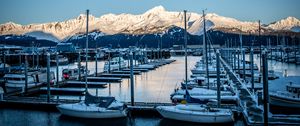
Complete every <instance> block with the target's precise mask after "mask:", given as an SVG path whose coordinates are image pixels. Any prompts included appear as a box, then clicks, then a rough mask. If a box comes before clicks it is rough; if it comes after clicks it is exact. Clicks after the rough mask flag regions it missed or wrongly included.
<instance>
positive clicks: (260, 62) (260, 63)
mask: <svg viewBox="0 0 300 126" xmlns="http://www.w3.org/2000/svg"><path fill="white" fill-rule="evenodd" d="M258 41H259V58H260V59H259V70H261V66H262V58H261V53H262V52H261V51H262V50H261V39H260V20H258Z"/></svg>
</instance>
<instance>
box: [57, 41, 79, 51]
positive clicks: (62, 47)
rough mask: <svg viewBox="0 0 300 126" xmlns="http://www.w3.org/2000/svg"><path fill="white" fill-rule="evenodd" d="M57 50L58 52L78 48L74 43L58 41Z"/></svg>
mask: <svg viewBox="0 0 300 126" xmlns="http://www.w3.org/2000/svg"><path fill="white" fill-rule="evenodd" d="M56 50H57V51H58V52H75V50H76V48H75V46H74V45H73V44H72V43H63V42H61V43H58V44H57V45H56Z"/></svg>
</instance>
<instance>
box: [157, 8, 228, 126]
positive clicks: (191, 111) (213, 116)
mask: <svg viewBox="0 0 300 126" xmlns="http://www.w3.org/2000/svg"><path fill="white" fill-rule="evenodd" d="M203 19H204V20H203V22H204V36H205V17H204V12H203ZM184 23H185V24H184V26H185V27H184V28H185V34H184V35H185V39H184V40H185V47H186V45H187V36H186V10H185V11H184ZM186 64H187V53H186V48H185V69H186V70H185V80H186V81H185V82H186V83H187V65H186ZM186 94H187V96H189V94H188V92H187V88H186ZM186 98H187V100H188V97H186ZM156 110H157V111H158V112H159V113H160V114H161V115H162V116H163V117H164V118H168V119H174V120H180V121H187V122H196V123H228V122H232V121H233V120H234V119H233V113H232V111H231V110H230V109H222V108H213V109H212V108H210V107H209V106H206V105H203V104H202V105H201V104H178V105H176V106H158V107H156Z"/></svg>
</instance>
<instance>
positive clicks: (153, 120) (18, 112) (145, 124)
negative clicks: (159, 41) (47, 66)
mask: <svg viewBox="0 0 300 126" xmlns="http://www.w3.org/2000/svg"><path fill="white" fill-rule="evenodd" d="M247 57H248V56H247ZM171 58H172V59H175V60H176V62H173V63H171V64H168V65H165V66H162V67H159V68H157V69H155V70H153V71H149V72H145V73H142V74H141V75H135V81H134V82H135V84H134V90H135V101H136V102H151V103H170V102H171V100H170V94H171V93H172V92H173V91H174V89H175V88H176V87H180V83H181V82H182V81H183V80H184V74H185V73H184V71H185V70H184V57H171ZM200 58H201V57H195V56H189V57H188V72H189V74H188V76H189V75H191V73H190V69H192V68H194V65H195V63H196V62H197V61H199V60H200ZM255 59H257V58H256V57H255ZM255 62H256V63H259V61H258V60H256V61H255ZM84 65H85V63H82V66H84ZM270 65H271V66H270ZM103 66H104V62H103V61H101V62H99V63H98V67H99V68H98V71H99V72H101V71H103ZM269 66H270V67H269V70H270V69H273V70H274V71H275V72H278V73H279V74H283V72H284V71H287V76H299V75H300V72H299V70H300V66H296V65H294V64H286V63H280V62H276V61H270V62H269ZM75 67H77V64H76V63H75V64H69V65H65V66H59V74H61V71H62V69H64V68H75ZM88 69H89V70H90V73H94V71H95V62H89V63H88ZM51 70H52V71H54V72H55V71H56V67H52V68H51ZM59 76H60V77H59V79H61V75H59ZM276 84H278V83H276ZM269 85H270V90H285V88H282V87H284V85H285V84H280V85H274V84H273V85H272V83H269ZM89 92H90V93H91V94H93V95H96V94H97V95H98V96H109V95H110V96H115V97H116V99H117V100H120V101H123V102H129V101H130V81H129V79H123V80H122V82H121V83H111V84H110V86H107V88H89ZM96 92H98V93H96ZM59 98H62V99H63V98H70V99H78V96H60V97H59ZM0 124H5V125H6V126H26V125H45V126H59V125H72V126H83V125H88V126H90V125H103V126H122V125H126V126H131V125H133V126H159V125H161V126H181V125H191V126H193V125H199V124H193V123H186V122H181V121H174V120H169V119H164V118H162V117H160V116H157V115H147V116H145V117H144V116H133V117H127V118H120V119H104V120H103V119H77V118H72V117H66V116H63V115H61V114H60V113H59V112H58V111H54V112H53V111H37V110H23V109H11V108H5V109H0ZM204 125H206V124H204ZM232 125H235V126H240V125H244V123H243V121H242V119H238V120H236V121H235V122H234V124H232Z"/></svg>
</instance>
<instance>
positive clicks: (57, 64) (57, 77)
mask: <svg viewBox="0 0 300 126" xmlns="http://www.w3.org/2000/svg"><path fill="white" fill-rule="evenodd" d="M58 66H59V62H58V52H56V85H57V87H59V85H58V81H59V80H58V79H59V76H58V74H59V73H58Z"/></svg>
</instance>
